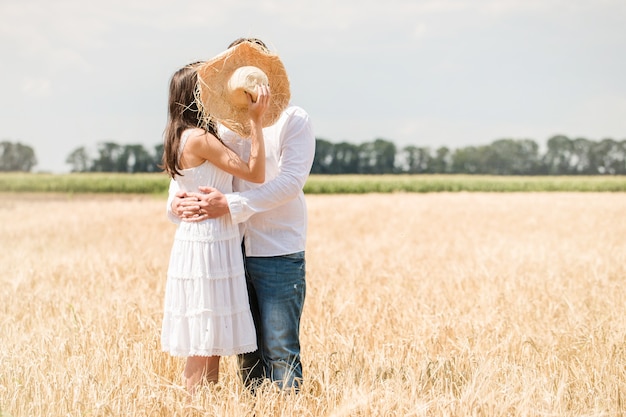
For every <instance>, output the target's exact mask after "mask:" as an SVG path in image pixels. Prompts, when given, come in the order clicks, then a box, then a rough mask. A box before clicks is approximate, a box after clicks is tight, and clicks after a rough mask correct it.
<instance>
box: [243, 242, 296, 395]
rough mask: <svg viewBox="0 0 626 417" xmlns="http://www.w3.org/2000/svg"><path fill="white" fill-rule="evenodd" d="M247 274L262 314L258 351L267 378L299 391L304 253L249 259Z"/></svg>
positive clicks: (282, 386) (258, 328) (260, 315)
mask: <svg viewBox="0 0 626 417" xmlns="http://www.w3.org/2000/svg"><path fill="white" fill-rule="evenodd" d="M246 268H247V272H248V273H249V275H250V282H251V283H252V286H253V287H254V289H255V294H256V302H257V305H258V311H259V313H260V314H259V324H260V325H259V326H258V327H257V331H259V330H260V334H259V349H261V354H262V360H263V364H264V368H265V377H266V378H270V379H271V380H272V381H274V382H276V383H277V384H278V385H279V386H280V387H281V388H296V389H298V388H299V385H300V383H301V381H302V363H301V361H300V318H301V317H302V309H303V307H304V298H305V295H306V281H305V259H304V252H299V253H295V254H291V255H284V256H274V257H267V258H264V257H248V258H247V259H246Z"/></svg>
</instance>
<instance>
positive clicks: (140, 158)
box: [118, 145, 154, 173]
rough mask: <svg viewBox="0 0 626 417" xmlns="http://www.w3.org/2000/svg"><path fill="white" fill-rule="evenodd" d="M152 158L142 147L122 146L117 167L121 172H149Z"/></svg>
mask: <svg viewBox="0 0 626 417" xmlns="http://www.w3.org/2000/svg"><path fill="white" fill-rule="evenodd" d="M153 161H154V157H153V156H152V155H150V153H149V152H148V151H147V150H146V149H145V148H144V147H143V146H142V145H124V147H123V151H122V152H121V154H120V155H119V161H118V166H119V167H120V168H124V169H123V172H130V173H134V172H150V171H151V170H152V163H153Z"/></svg>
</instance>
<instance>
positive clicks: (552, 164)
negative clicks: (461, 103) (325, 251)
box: [312, 135, 626, 175]
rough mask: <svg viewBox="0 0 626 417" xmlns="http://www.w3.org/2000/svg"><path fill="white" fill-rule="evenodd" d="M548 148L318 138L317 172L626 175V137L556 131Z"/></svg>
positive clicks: (508, 142)
mask: <svg viewBox="0 0 626 417" xmlns="http://www.w3.org/2000/svg"><path fill="white" fill-rule="evenodd" d="M546 145H547V146H546V150H545V151H544V152H543V153H542V152H540V149H539V145H538V144H537V143H536V142H535V141H533V140H531V139H499V140H496V141H494V142H492V143H491V144H488V145H482V146H466V147H461V148H458V149H450V148H448V147H445V146H444V147H439V148H436V149H433V148H430V147H419V146H413V145H409V146H406V147H403V148H400V149H398V148H397V147H396V145H395V144H394V143H393V142H390V141H387V140H384V139H376V140H374V141H373V142H367V143H363V144H361V145H354V144H351V143H347V142H341V143H337V144H333V143H331V142H329V141H327V140H323V139H317V148H316V151H315V161H314V163H313V169H312V173H314V174H483V175H601V174H613V175H624V174H626V140H622V141H615V140H613V139H603V140H600V141H592V140H588V139H584V138H577V139H570V138H568V137H567V136H563V135H558V136H553V137H551V138H550V139H548V141H547V144H546Z"/></svg>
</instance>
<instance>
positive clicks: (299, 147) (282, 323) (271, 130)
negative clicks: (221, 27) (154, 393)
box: [168, 38, 315, 390]
mask: <svg viewBox="0 0 626 417" xmlns="http://www.w3.org/2000/svg"><path fill="white" fill-rule="evenodd" d="M242 42H251V43H254V44H257V45H260V46H261V47H262V48H264V49H265V50H267V47H266V46H265V44H264V43H263V42H261V41H260V40H258V39H254V38H245V39H238V40H236V41H234V42H233V43H232V44H231V45H229V48H230V47H233V46H235V45H238V44H239V43H242ZM263 135H264V138H265V146H266V176H265V178H266V182H265V183H264V184H262V185H260V186H259V185H255V184H251V183H247V182H245V181H242V180H239V179H236V178H235V179H234V182H233V189H234V190H235V192H234V193H232V194H227V195H224V194H222V193H221V192H219V191H218V190H216V189H213V188H210V187H201V189H200V190H199V191H200V192H199V193H188V194H184V193H177V194H176V192H177V190H176V189H175V188H173V187H170V198H169V199H168V215H169V216H170V218H171V219H172V220H173V221H180V219H187V220H194V221H201V220H203V219H206V218H216V217H221V216H230V218H231V220H232V222H233V223H239V224H240V225H241V226H240V229H241V231H242V236H243V245H242V247H243V250H244V259H245V269H246V281H247V286H248V295H249V299H250V307H251V309H252V315H253V318H254V323H255V326H256V332H257V345H258V350H257V351H256V352H253V353H250V354H244V355H239V357H238V361H239V367H240V372H241V377H242V379H243V380H244V382H245V383H246V385H248V386H251V387H252V388H254V387H255V386H256V385H257V384H258V383H260V382H262V380H263V379H270V380H271V381H273V382H275V383H276V384H277V385H278V386H279V387H281V388H283V389H289V388H294V389H295V390H298V389H299V386H300V384H301V381H302V363H301V360H300V318H301V316H302V308H303V306H304V298H305V293H306V281H305V252H304V251H305V244H306V232H307V210H306V202H305V198H304V193H303V191H302V189H303V187H304V184H305V182H306V180H307V178H308V175H309V172H310V170H311V166H312V164H313V156H314V153H315V136H314V133H313V127H312V124H311V121H310V120H309V116H308V114H307V113H306V112H305V111H304V110H303V109H302V108H300V107H297V106H292V105H289V106H288V107H287V108H286V110H284V111H283V112H282V114H281V116H280V118H279V120H278V122H277V123H276V124H274V125H272V126H269V127H266V128H264V129H263ZM220 136H221V139H222V140H223V141H224V143H225V144H226V145H227V146H229V147H231V148H232V149H233V150H235V151H236V152H237V153H238V154H239V155H241V156H242V158H243V159H244V160H247V158H248V156H249V151H250V149H249V147H250V141H249V140H245V139H242V138H240V137H239V136H237V135H236V134H235V133H234V132H232V131H229V130H227V129H226V128H223V127H222V128H221V130H220Z"/></svg>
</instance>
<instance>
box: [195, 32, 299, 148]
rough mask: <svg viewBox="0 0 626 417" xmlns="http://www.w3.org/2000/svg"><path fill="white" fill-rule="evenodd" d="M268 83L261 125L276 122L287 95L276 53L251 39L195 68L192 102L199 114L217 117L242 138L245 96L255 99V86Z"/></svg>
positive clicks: (284, 74) (245, 122) (247, 122)
mask: <svg viewBox="0 0 626 417" xmlns="http://www.w3.org/2000/svg"><path fill="white" fill-rule="evenodd" d="M257 84H269V86H270V88H271V93H272V96H271V100H270V105H269V108H268V109H267V111H266V112H265V114H264V115H263V120H262V125H263V127H267V126H271V125H273V124H274V123H276V122H277V121H278V118H279V117H280V115H281V113H282V112H283V110H285V108H286V107H287V105H288V104H289V100H290V98H291V93H290V91H289V79H288V78H287V72H286V71H285V67H284V65H283V63H282V62H281V60H280V58H279V57H278V55H276V54H272V53H270V52H266V51H264V50H262V49H261V48H260V47H259V46H257V45H255V44H253V43H251V42H243V43H240V44H239V45H236V46H233V47H232V48H229V49H227V50H226V51H224V52H223V53H221V54H219V55H218V56H216V57H215V58H213V59H211V60H209V61H207V62H205V63H204V64H202V65H200V66H199V67H198V90H197V92H196V93H197V94H196V101H197V102H198V105H199V107H200V109H201V110H202V114H203V117H204V118H205V119H206V120H207V121H208V120H211V119H213V120H217V121H218V122H219V123H221V124H223V125H224V126H226V127H227V128H229V129H230V130H232V131H234V132H236V133H237V134H239V135H240V136H242V137H249V136H250V119H249V117H248V99H247V98H246V94H245V92H248V93H250V94H251V96H252V99H253V100H256V85H257Z"/></svg>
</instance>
